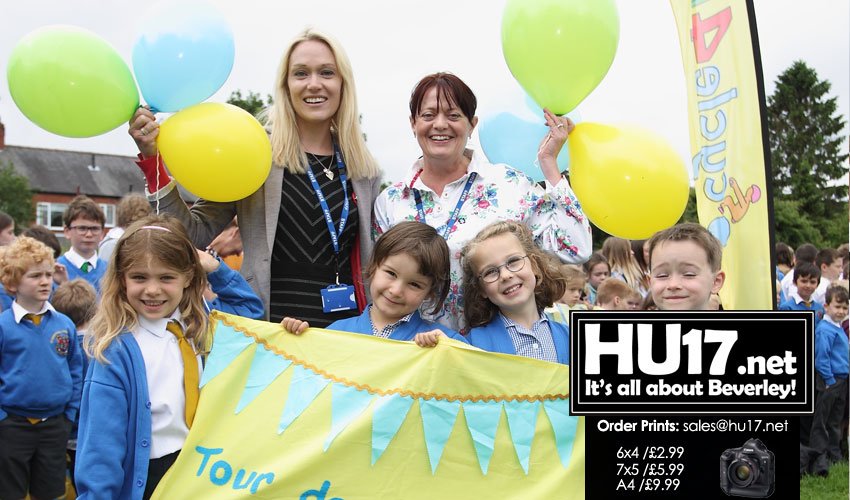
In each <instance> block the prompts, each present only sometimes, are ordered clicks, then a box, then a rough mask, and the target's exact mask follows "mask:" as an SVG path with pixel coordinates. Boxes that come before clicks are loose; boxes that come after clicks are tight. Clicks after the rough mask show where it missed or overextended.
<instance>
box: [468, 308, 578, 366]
mask: <svg viewBox="0 0 850 500" xmlns="http://www.w3.org/2000/svg"><path fill="white" fill-rule="evenodd" d="M549 330H550V331H551V332H552V341H553V342H554V343H555V352H557V353H558V363H561V364H564V365H568V364H570V330H569V327H567V325H565V324H564V323H560V322H557V321H549ZM466 339H467V340H468V341H469V343H470V344H471V345H473V346H475V347H478V348H479V349H484V350H485V351H490V352H501V353H505V354H514V355H516V347H514V343H513V341H512V340H511V336H510V335H509V334H508V330H507V328H506V327H505V322H504V321H503V320H502V317H501V316H500V315H499V314H496V316H494V317H493V319H492V320H491V321H490V322H489V323H487V324H486V325H484V326H478V327H475V328H473V329H471V330H470V331H469V333H467V334H466Z"/></svg>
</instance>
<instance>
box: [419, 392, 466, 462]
mask: <svg viewBox="0 0 850 500" xmlns="http://www.w3.org/2000/svg"><path fill="white" fill-rule="evenodd" d="M458 410H460V401H440V400H438V399H423V398H419V413H421V414H422V427H423V428H424V430H425V447H426V448H427V449H428V460H429V461H430V462H431V474H433V473H434V472H435V471H436V470H437V465H439V464H440V457H441V456H442V455H443V448H444V447H445V446H446V441H448V440H449V435H450V434H451V433H452V427H454V425H455V420H456V419H457V412H458Z"/></svg>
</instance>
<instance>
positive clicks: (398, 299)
mask: <svg viewBox="0 0 850 500" xmlns="http://www.w3.org/2000/svg"><path fill="white" fill-rule="evenodd" d="M448 272H449V249H448V246H447V245H446V241H445V240H444V239H443V238H442V237H441V236H440V235H439V234H437V231H435V230H434V228H432V227H431V226H428V225H427V224H423V223H421V222H414V221H408V222H402V223H400V224H398V225H396V226H394V227H393V228H392V229H390V230H389V231H387V232H386V233H384V235H383V236H381V237H380V238H379V239H378V241H377V242H376V243H375V251H374V252H373V253H372V258H371V259H369V266H368V267H367V268H366V277H367V279H368V280H369V292H370V293H371V295H372V303H371V304H369V306H368V307H367V308H366V310H365V311H364V312H363V314H361V315H360V316H358V317H356V318H350V319H345V320H341V321H337V322H335V323H333V324H331V325H330V326H329V327H328V329H329V330H340V331H344V332H353V333H363V334H366V335H374V336H376V337H383V338H389V339H393V340H413V341H415V342H416V343H417V344H419V345H420V346H422V347H430V346H434V345H435V344H436V343H437V342H438V338H439V337H440V336H442V335H445V336H448V337H451V338H453V339H456V340H460V341H462V342H466V339H464V338H463V337H462V336H461V335H459V334H458V333H457V332H455V331H454V330H451V329H449V328H447V327H444V326H441V325H437V324H435V323H431V322H429V321H425V320H424V319H422V316H421V315H420V314H419V308H420V307H421V306H422V304H423V303H424V302H426V301H427V302H428V304H429V305H430V306H431V308H436V309H439V308H440V304H442V301H443V299H445V297H446V294H447V293H448V280H447V279H446V276H448ZM282 324H283V326H284V327H285V328H286V329H287V330H289V331H290V332H293V333H296V334H300V333H302V332H303V331H304V330H305V329H307V328H308V327H309V324H307V323H306V322H304V321H300V320H297V319H294V318H284V320H283V321H282Z"/></svg>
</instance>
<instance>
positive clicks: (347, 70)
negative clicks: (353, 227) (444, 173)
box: [260, 27, 381, 180]
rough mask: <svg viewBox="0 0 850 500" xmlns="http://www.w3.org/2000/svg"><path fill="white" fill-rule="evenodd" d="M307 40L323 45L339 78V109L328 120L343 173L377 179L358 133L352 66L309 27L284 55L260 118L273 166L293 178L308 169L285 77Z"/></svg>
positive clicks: (338, 47)
mask: <svg viewBox="0 0 850 500" xmlns="http://www.w3.org/2000/svg"><path fill="white" fill-rule="evenodd" d="M308 40H316V41H319V42H322V43H324V44H325V45H327V46H328V48H330V50H331V53H333V55H334V58H335V59H336V67H337V70H338V71H339V75H340V77H341V78H342V88H341V90H340V102H339V109H338V110H337V112H336V114H335V115H334V117H333V118H332V120H331V134H332V135H333V136H334V137H335V138H336V141H337V144H338V146H339V149H340V152H341V153H342V156H343V158H345V166H346V173H347V174H348V176H349V177H350V178H351V179H352V180H355V179H366V178H371V177H377V176H379V175H380V173H381V172H380V168H378V163H377V162H376V161H375V159H374V158H373V157H372V154H371V153H370V152H369V149H368V148H367V147H366V140H365V139H364V138H363V133H362V131H361V130H360V114H359V112H358V111H357V91H356V90H355V88H354V73H353V71H352V70H351V62H350V61H349V60H348V56H347V55H346V54H345V51H344V50H343V49H342V46H341V45H340V44H339V42H337V41H336V39H334V38H333V37H331V36H330V35H328V34H326V33H323V32H321V31H319V30H317V29H315V28H312V27H308V28H306V29H305V30H304V31H302V32H301V33H299V34H298V35H297V36H296V37H295V38H294V39H293V40H292V41H291V42H290V44H289V47H287V49H286V51H285V52H284V53H283V57H282V58H281V60H280V65H279V66H278V68H277V74H276V76H275V84H274V100H273V104H272V105H271V106H269V107H268V108H266V109H264V110H263V111H262V112H261V114H260V117H261V119H266V120H267V122H266V123H267V127H268V128H269V134H270V136H271V143H272V159H273V161H274V163H275V164H276V165H278V166H280V167H283V168H285V169H286V170H287V171H288V172H290V173H293V174H303V173H306V170H305V167H304V166H305V165H307V154H306V153H305V151H304V148H302V147H301V141H300V139H299V136H298V125H297V122H296V119H295V109H294V108H293V107H292V101H291V96H290V93H289V86H288V83H287V75H288V73H289V61H290V58H291V57H292V51H293V50H295V47H296V46H297V45H298V44H299V43H301V42H306V41H308Z"/></svg>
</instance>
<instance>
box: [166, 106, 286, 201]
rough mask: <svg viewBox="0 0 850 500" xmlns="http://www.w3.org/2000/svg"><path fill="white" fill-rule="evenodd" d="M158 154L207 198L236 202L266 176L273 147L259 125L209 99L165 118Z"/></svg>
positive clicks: (187, 184)
mask: <svg viewBox="0 0 850 500" xmlns="http://www.w3.org/2000/svg"><path fill="white" fill-rule="evenodd" d="M157 144H158V145H159V150H160V153H161V154H162V159H163V161H164V162H165V164H166V165H167V166H168V170H169V171H170V172H171V174H172V175H173V176H174V178H175V179H176V180H177V182H179V183H180V184H181V185H182V186H183V187H185V188H186V189H188V190H189V191H190V192H191V193H193V194H195V195H197V196H200V197H201V198H204V199H207V200H211V201H236V200H241V199H242V198H245V197H247V196H248V195H250V194H252V193H253V192H254V191H256V190H257V189H259V187H260V186H262V185H263V182H265V181H266V177H268V175H269V170H270V169H271V161H272V148H271V143H269V137H268V135H267V134H266V131H265V130H264V129H263V126H262V125H260V122H258V121H257V119H256V118H254V117H253V116H251V114H250V113H248V112H247V111H245V110H243V109H241V108H238V107H236V106H233V105H231V104H222V103H215V102H208V103H202V104H197V105H195V106H191V107H189V108H186V109H184V110H182V111H180V112H178V113H176V114H175V115H173V116H172V117H170V118H169V119H167V120H166V121H165V122H163V124H162V126H161V127H160V129H159V137H158V139H157Z"/></svg>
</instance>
